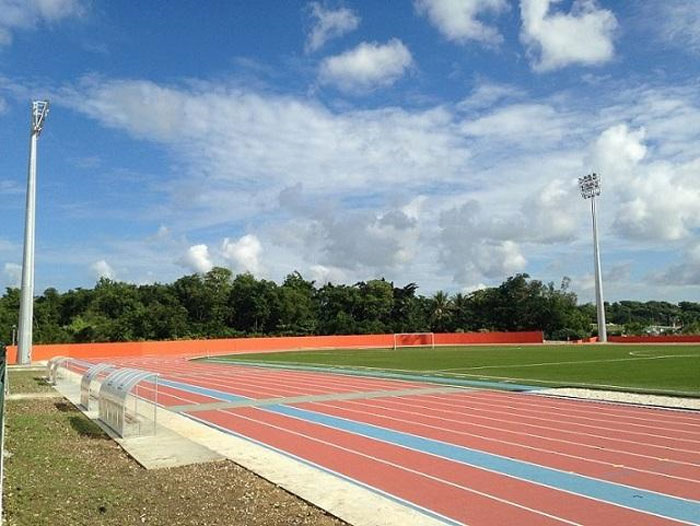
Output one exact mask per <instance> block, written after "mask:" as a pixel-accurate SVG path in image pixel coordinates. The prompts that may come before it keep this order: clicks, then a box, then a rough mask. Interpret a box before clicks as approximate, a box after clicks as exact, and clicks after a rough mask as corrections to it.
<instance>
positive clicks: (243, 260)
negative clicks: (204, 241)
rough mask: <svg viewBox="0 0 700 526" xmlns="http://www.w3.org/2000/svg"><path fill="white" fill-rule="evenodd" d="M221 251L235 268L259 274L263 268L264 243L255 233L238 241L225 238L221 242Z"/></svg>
mask: <svg viewBox="0 0 700 526" xmlns="http://www.w3.org/2000/svg"><path fill="white" fill-rule="evenodd" d="M221 253H222V255H223V257H224V259H225V260H226V261H228V262H229V263H230V264H231V265H232V266H233V268H234V270H237V271H239V272H250V273H251V274H259V273H260V271H261V270H262V263H261V261H260V256H261V254H262V244H261V243H260V240H259V239H258V238H257V237H256V236H254V235H253V234H246V235H245V236H243V237H241V238H240V239H238V240H236V241H232V240H231V239H229V238H225V239H224V241H223V243H222V244H221Z"/></svg>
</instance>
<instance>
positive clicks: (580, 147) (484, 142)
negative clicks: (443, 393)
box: [8, 79, 700, 290]
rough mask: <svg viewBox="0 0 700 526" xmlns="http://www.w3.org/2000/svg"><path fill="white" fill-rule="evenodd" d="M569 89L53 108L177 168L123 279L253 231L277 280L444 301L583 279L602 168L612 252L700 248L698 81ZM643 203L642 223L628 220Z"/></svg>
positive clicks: (87, 92)
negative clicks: (435, 101)
mask: <svg viewBox="0 0 700 526" xmlns="http://www.w3.org/2000/svg"><path fill="white" fill-rule="evenodd" d="M506 91H508V90H506ZM571 95H572V94H571V93H558V94H556V95H555V96H552V97H549V98H533V97H528V96H527V95H526V94H514V95H513V96H512V97H511V96H510V95H507V94H506V95H505V96H503V97H500V95H499V96H497V97H493V98H491V100H492V102H490V103H489V102H488V99H489V97H485V98H484V99H483V102H480V103H479V104H477V106H480V107H478V108H476V109H474V110H471V109H470V110H467V111H462V108H456V107H455V106H454V105H437V106H434V107H432V108H428V109H425V106H423V107H421V108H418V109H417V108H406V109H402V108H397V107H389V108H387V107H380V108H377V109H355V108H351V107H343V108H341V109H335V110H334V109H331V108H328V107H326V106H324V105H322V104H321V103H320V102H319V101H317V100H313V99H309V98H305V97H291V96H279V95H275V94H271V93H269V92H255V91H253V90H251V89H243V88H241V87H240V86H233V87H232V86H231V85H224V84H208V83H199V84H187V85H183V86H179V87H177V86H165V85H158V84H155V83H152V82H145V81H114V80H108V79H93V80H89V81H85V82H84V83H83V84H82V85H80V86H78V87H77V88H76V89H74V90H59V91H58V93H56V96H55V97H53V99H54V100H55V101H56V104H62V105H65V104H69V105H71V106H72V107H73V108H74V109H76V110H77V111H81V112H85V113H87V114H88V115H89V116H91V117H93V118H95V119H96V120H98V121H99V122H100V123H102V124H103V125H105V126H109V127H112V128H117V129H120V130H125V131H126V132H128V133H129V134H131V135H132V136H134V137H136V138H144V139H146V140H149V141H152V142H155V143H158V144H160V145H161V146H163V147H164V149H165V150H166V151H167V152H169V153H170V154H171V156H172V159H173V164H174V165H176V166H177V168H178V169H177V173H173V174H167V173H165V174H162V176H161V177H162V179H159V180H158V184H159V185H160V186H161V187H163V188H168V189H172V190H171V192H170V193H169V194H166V196H165V198H164V199H163V201H160V202H158V203H157V204H156V205H154V206H153V210H151V212H150V213H151V214H155V213H156V212H157V216H155V215H153V217H158V221H163V222H166V224H167V225H168V228H169V229H170V231H171V235H170V237H169V239H170V241H169V244H168V246H164V247H163V248H162V249H161V248H158V249H157V250H156V249H151V248H149V249H148V250H146V249H145V248H144V249H143V250H141V251H138V250H137V249H136V248H134V247H130V246H128V244H127V243H123V244H122V245H120V246H119V247H117V248H118V249H119V250H123V251H124V255H122V256H121V257H120V259H115V256H113V254H114V253H116V251H117V248H115V250H114V251H113V252H109V253H105V255H106V256H108V260H109V261H110V262H114V263H115V264H119V265H120V266H119V267H117V268H122V267H127V266H128V267H129V268H130V269H131V270H132V271H133V267H132V261H133V260H136V259H138V258H139V257H140V256H138V255H139V254H144V255H145V260H147V261H149V262H152V264H153V266H154V267H155V268H158V269H159V270H162V269H164V268H167V272H170V273H171V275H173V276H174V277H176V276H177V274H176V272H177V269H176V268H174V267H173V266H172V264H173V262H174V261H176V260H177V259H178V258H179V257H180V256H181V255H182V254H183V253H184V252H185V251H186V250H187V247H188V246H189V245H188V244H187V242H186V236H187V235H188V233H189V232H191V231H192V230H194V229H196V231H197V232H199V233H198V234H197V235H201V234H200V233H201V232H205V231H212V230H214V229H216V230H218V231H221V229H222V228H229V225H231V224H246V225H249V227H250V228H251V229H253V228H254V229H255V232H256V236H255V237H256V238H257V239H258V241H259V243H260V244H261V246H263V247H264V249H265V250H264V271H265V275H266V277H267V276H269V277H272V278H275V279H281V278H283V277H284V275H286V274H287V273H288V272H290V271H291V270H294V269H298V270H300V271H301V272H302V273H303V274H304V275H306V273H310V272H312V270H311V268H312V267H313V268H315V269H316V271H317V274H314V275H317V276H318V277H319V280H321V279H323V275H324V274H323V270H322V269H335V270H334V271H337V272H338V273H339V275H342V276H343V277H342V280H344V281H353V280H360V279H370V278H372V277H377V276H380V275H385V276H386V277H387V278H389V279H393V280H396V281H397V282H399V283H401V282H408V281H416V282H418V283H419V284H421V286H423V287H428V288H427V290H436V289H439V288H445V287H446V286H447V285H446V282H447V281H448V280H449V277H450V276H453V277H454V278H455V279H456V284H455V285H456V286H457V287H461V286H463V285H466V284H474V283H491V284H493V282H495V281H497V280H499V279H504V278H505V277H507V275H508V273H511V272H513V271H519V270H527V271H529V272H531V273H533V275H536V272H537V270H538V269H542V268H545V264H544V263H543V262H546V261H549V260H551V259H552V258H553V257H555V256H554V255H553V254H556V257H557V258H559V257H560V256H561V257H565V258H568V259H566V260H565V263H562V266H561V267H558V268H557V269H556V270H555V271H552V272H556V274H554V275H551V274H550V275H545V276H541V275H539V274H537V277H538V278H540V277H541V278H543V279H546V280H549V279H552V280H555V281H558V280H559V279H560V278H561V275H562V274H566V275H572V276H575V275H579V274H581V272H582V269H579V268H578V265H580V263H579V262H580V261H583V260H585V261H586V262H587V261H588V260H589V254H588V252H589V245H590V243H589V237H590V217H589V216H588V215H587V207H586V203H584V202H583V201H582V200H581V199H580V196H578V191H577V188H576V177H577V176H579V175H581V174H582V173H585V170H587V169H589V167H590V166H591V165H594V164H598V165H600V166H601V168H599V167H597V166H596V167H595V169H596V170H599V169H600V171H601V172H602V173H603V181H604V194H603V196H602V199H601V214H600V217H599V219H600V228H601V234H602V236H603V241H604V245H605V246H606V247H608V248H606V254H607V253H609V251H610V250H612V249H611V248H609V247H615V248H614V250H615V251H618V250H625V251H627V252H626V254H625V258H627V259H636V254H638V253H639V254H643V255H644V257H641V256H640V258H639V259H640V260H645V259H648V258H647V257H646V254H647V253H646V252H645V250H647V249H653V250H664V249H665V247H667V245H668V244H669V241H674V240H675V241H676V242H677V243H678V244H680V243H687V242H690V240H692V238H693V230H694V229H697V228H698V226H697V225H698V219H697V210H700V205H698V201H697V200H696V199H697V190H695V188H700V181H699V180H698V175H697V174H698V173H700V170H699V169H698V163H699V162H700V147H698V146H697V136H698V133H699V132H700V128H698V124H697V123H698V122H700V119H698V118H696V116H697V115H698V107H699V105H700V97H699V96H698V94H697V91H696V90H695V89H694V87H692V86H687V87H676V88H669V87H667V86H664V87H662V88H656V89H655V88H649V87H636V86H635V87H633V88H629V89H622V88H620V89H616V90H614V91H611V92H608V93H605V94H601V95H600V96H597V97H591V98H585V97H579V96H571ZM513 98H515V99H516V100H517V101H518V102H517V103H516V104H513V103H512V99H513ZM147 111H148V114H149V116H150V118H149V119H143V118H142V116H143V114H144V113H145V112H147ZM603 167H604V168H603ZM662 174H666V175H665V177H666V179H665V180H664V179H663V178H662V177H661V175H662ZM647 187H648V188H647ZM664 192H668V194H666V193H664ZM470 200H475V201H478V202H479V203H480V204H481V208H480V210H478V211H477V212H475V213H474V214H473V215H474V218H473V220H471V221H472V222H465V221H461V222H460V223H459V225H460V226H459V227H458V226H455V227H454V228H452V227H450V228H446V227H444V225H441V224H440V223H441V217H443V214H445V213H446V212H450V211H452V210H455V209H456V210H459V209H460V208H461V207H462V205H464V204H465V203H467V202H469V201H470ZM637 200H639V202H640V203H641V207H640V210H641V212H640V213H636V212H635V213H628V212H627V208H626V207H632V208H634V206H636V204H637V202H638V201H637ZM656 200H659V201H661V202H662V203H661V204H663V202H667V203H668V206H665V205H664V206H661V205H660V203H657V202H655V201H656ZM633 211H634V210H633ZM635 214H636V215H635ZM463 219H465V220H466V219H469V215H468V214H467V215H466V216H465V217H464V218H463ZM157 226H158V224H157V223H156V224H155V225H154V226H153V231H154V232H155V229H156V228H157ZM444 230H448V232H447V233H445V232H443V231H444ZM451 239H454V240H456V244H455V245H454V246H453V247H452V248H449V245H447V241H448V240H451ZM178 240H179V241H178ZM584 240H585V243H583V241H584ZM639 240H642V241H643V242H642V243H640V241H639ZM579 241H581V242H579ZM202 242H205V243H207V244H208V246H209V247H217V249H216V250H215V251H213V254H211V255H210V252H209V251H207V252H206V257H205V259H206V261H208V265H207V266H205V269H206V268H210V266H209V265H212V264H213V263H212V259H215V260H216V259H217V258H218V259H221V260H222V262H223V257H222V250H221V248H220V247H221V238H215V239H204V240H202ZM231 243H237V240H236V239H233V240H232V241H231V240H229V244H231ZM555 243H557V244H556V245H555ZM205 246H206V245H205ZM583 246H585V255H582V254H584V249H583V248H581V247H583ZM674 246H675V245H674ZM640 247H641V248H640ZM674 249H675V250H677V247H676V248H674ZM137 256H138V257H137ZM91 257H92V258H93V259H92V261H94V260H95V259H99V258H100V257H104V256H103V255H102V253H101V252H100V253H98V254H96V255H94V256H91ZM8 259H9V256H8ZM141 259H143V258H141ZM163 261H165V263H166V264H165V265H164V264H162V262H163ZM260 261H261V259H260V258H259V259H258V262H260ZM640 264H641V263H640V262H639V261H635V269H634V270H635V273H637V274H638V273H639V271H640V269H639V267H638V265H640ZM572 267H573V268H574V270H572ZM188 268H192V265H189V266H188ZM543 272H545V271H543ZM546 272H550V271H549V270H547V271H546ZM144 274H145V271H144ZM332 279H338V280H340V279H341V278H335V277H334V278H332ZM431 287H432V289H431ZM424 290H425V289H424Z"/></svg>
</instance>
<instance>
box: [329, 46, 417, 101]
mask: <svg viewBox="0 0 700 526" xmlns="http://www.w3.org/2000/svg"><path fill="white" fill-rule="evenodd" d="M412 64H413V57H412V56H411V52H410V51H409V50H408V48H407V47H406V46H405V45H404V44H403V42H401V41H400V40H399V39H397V38H393V39H391V40H389V42H387V43H386V44H380V43H378V42H362V43H361V44H360V45H358V46H357V47H356V48H354V49H351V50H349V51H346V52H344V53H341V54H340V55H335V56H332V57H327V58H325V59H323V61H322V62H321V68H320V71H319V80H320V81H321V83H323V84H333V85H335V86H336V87H337V88H339V89H340V90H342V91H345V92H349V93H353V92H366V91H370V90H373V89H375V88H378V87H381V86H390V85H391V84H393V83H394V82H396V81H397V80H398V79H399V78H401V77H402V76H403V75H404V74H405V73H406V71H407V70H408V69H409V68H410V67H411V65H412Z"/></svg>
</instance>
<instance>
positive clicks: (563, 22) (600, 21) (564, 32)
mask: <svg viewBox="0 0 700 526" xmlns="http://www.w3.org/2000/svg"><path fill="white" fill-rule="evenodd" d="M560 1H561V0H521V3H520V12H521V16H522V21H523V25H522V31H521V33H520V39H521V41H522V42H523V44H524V45H525V46H526V48H527V51H528V53H529V55H530V57H531V59H532V65H533V67H534V69H535V70H536V71H549V70H554V69H558V68H562V67H565V66H568V65H570V64H585V65H596V64H603V63H605V62H608V61H609V60H611V59H612V58H613V56H614V53H615V50H614V45H613V36H614V32H615V29H616V28H617V19H616V18H615V15H614V14H613V13H612V11H609V10H607V9H601V8H599V7H598V6H597V4H596V1H595V0H574V3H573V5H572V8H571V12H569V13H561V12H558V13H550V7H551V6H552V5H555V4H557V3H559V2H560Z"/></svg>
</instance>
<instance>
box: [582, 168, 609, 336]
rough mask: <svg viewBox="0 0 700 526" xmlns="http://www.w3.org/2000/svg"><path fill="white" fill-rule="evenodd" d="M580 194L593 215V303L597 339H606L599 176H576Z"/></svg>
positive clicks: (594, 174)
mask: <svg viewBox="0 0 700 526" xmlns="http://www.w3.org/2000/svg"><path fill="white" fill-rule="evenodd" d="M578 184H579V187H580V188H581V196H582V197H583V198H584V199H590V200H591V216H592V217H593V264H594V265H595V303H596V307H597V313H598V341H599V342H607V341H608V331H607V329H606V327H605V300H603V276H602V272H601V270H600V248H599V246H598V222H597V220H596V206H595V198H596V197H597V196H599V195H600V176H599V175H598V174H596V173H595V172H594V173H592V174H589V175H584V176H583V177H579V178H578Z"/></svg>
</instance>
